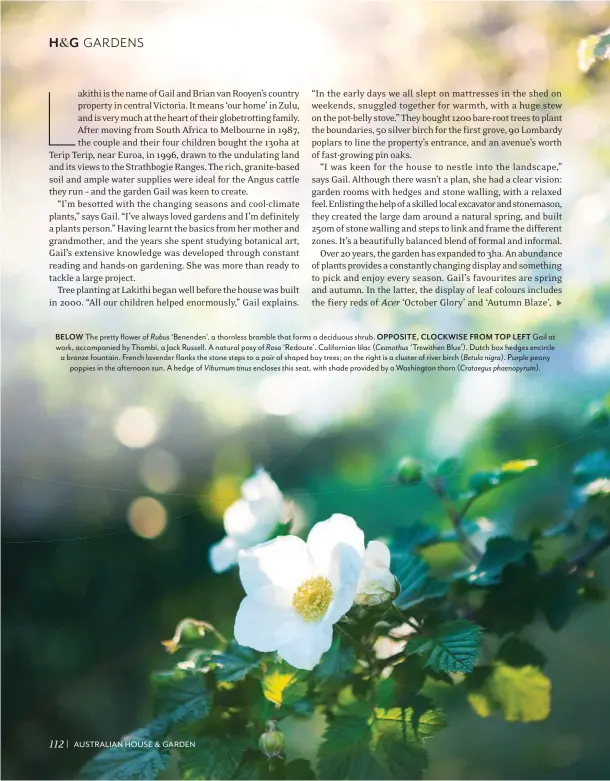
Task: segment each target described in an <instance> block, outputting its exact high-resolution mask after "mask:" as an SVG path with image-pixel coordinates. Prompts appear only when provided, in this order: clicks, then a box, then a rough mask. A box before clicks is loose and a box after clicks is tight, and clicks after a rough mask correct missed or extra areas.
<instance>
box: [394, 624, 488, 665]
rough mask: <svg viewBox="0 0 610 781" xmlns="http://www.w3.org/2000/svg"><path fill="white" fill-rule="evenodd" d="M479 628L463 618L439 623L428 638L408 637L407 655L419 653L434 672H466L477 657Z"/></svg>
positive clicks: (421, 636)
mask: <svg viewBox="0 0 610 781" xmlns="http://www.w3.org/2000/svg"><path fill="white" fill-rule="evenodd" d="M480 642H481V627H480V626H477V625H476V624H473V623H472V622H471V621H466V620H465V619H462V620H459V621H449V622H448V623H445V624H441V625H440V626H439V627H437V629H436V630H435V631H434V633H433V634H430V635H416V636H415V637H410V638H409V640H408V642H407V645H406V649H405V650H406V653H407V654H414V653H415V654H419V655H420V656H421V657H422V659H423V660H424V663H425V664H426V665H428V666H429V667H431V668H432V669H433V670H435V671H437V672H439V671H440V672H446V673H458V672H459V673H469V672H471V671H472V668H473V665H474V663H475V661H476V658H477V653H478V650H479V645H480Z"/></svg>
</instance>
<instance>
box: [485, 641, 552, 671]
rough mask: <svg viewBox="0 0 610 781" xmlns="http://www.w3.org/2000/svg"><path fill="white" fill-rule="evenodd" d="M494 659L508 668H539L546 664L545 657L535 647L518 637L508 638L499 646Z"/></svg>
mask: <svg viewBox="0 0 610 781" xmlns="http://www.w3.org/2000/svg"><path fill="white" fill-rule="evenodd" d="M496 659H497V660H498V661H501V662H505V663H506V664H507V665H509V666H510V667H528V666H530V665H531V666H532V667H540V668H541V669H542V668H543V667H544V666H545V664H546V656H545V655H544V654H543V653H542V651H539V650H538V649H537V648H536V646H534V645H532V644H531V643H528V642H527V640H522V639H521V638H520V637H508V638H507V639H506V640H505V641H504V642H503V643H502V645H501V646H500V648H499V650H498V653H497V654H496Z"/></svg>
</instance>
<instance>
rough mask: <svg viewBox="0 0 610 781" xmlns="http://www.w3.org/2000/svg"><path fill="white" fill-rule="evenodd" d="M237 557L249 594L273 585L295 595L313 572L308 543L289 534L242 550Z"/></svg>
mask: <svg viewBox="0 0 610 781" xmlns="http://www.w3.org/2000/svg"><path fill="white" fill-rule="evenodd" d="M238 561H239V576H240V578H241V582H242V586H243V587H244V590H245V592H246V594H256V592H257V591H258V590H259V589H261V588H265V587H266V586H270V585H273V586H277V587H279V588H281V589H284V590H286V591H288V592H290V594H291V595H292V593H293V592H294V591H295V590H296V589H297V588H298V587H299V586H300V585H301V583H303V581H304V580H307V578H309V577H311V575H312V561H311V556H310V554H309V549H308V547H307V545H306V543H305V542H304V541H303V540H301V539H300V538H299V537H294V536H293V535H290V534H289V535H287V536H285V537H276V538H275V539H274V540H270V541H269V542H265V543H263V544H262V545H257V546H255V547H254V548H250V549H249V550H243V551H241V552H240V554H239V559H238Z"/></svg>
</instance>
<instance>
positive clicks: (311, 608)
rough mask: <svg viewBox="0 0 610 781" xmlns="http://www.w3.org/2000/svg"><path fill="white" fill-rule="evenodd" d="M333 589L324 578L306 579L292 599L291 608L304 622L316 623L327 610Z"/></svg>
mask: <svg viewBox="0 0 610 781" xmlns="http://www.w3.org/2000/svg"><path fill="white" fill-rule="evenodd" d="M332 598H333V587H332V586H331V584H330V580H327V579H326V578H322V577H317V578H308V579H307V580H306V581H304V582H303V583H301V585H300V586H299V587H298V589H297V590H296V591H295V592H294V596H293V597H292V607H293V608H294V609H295V610H296V611H297V613H298V614H299V615H300V616H301V617H302V618H303V619H304V620H305V621H317V620H318V619H319V618H322V616H323V615H324V613H326V611H327V610H328V606H329V605H330V602H331V599H332Z"/></svg>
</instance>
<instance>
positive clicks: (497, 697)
mask: <svg viewBox="0 0 610 781" xmlns="http://www.w3.org/2000/svg"><path fill="white" fill-rule="evenodd" d="M468 700H469V702H470V704H471V705H472V707H473V708H474V710H475V711H476V713H478V715H479V716H482V717H483V718H486V717H487V716H490V715H491V714H492V713H494V712H495V711H500V712H501V713H502V716H503V717H504V718H505V719H506V721H521V722H528V721H543V720H544V719H546V718H547V716H548V715H549V713H550V709H551V682H550V680H549V679H548V678H547V677H546V675H544V673H542V672H541V671H540V670H539V669H538V668H537V667H533V666H531V665H528V666H526V667H519V668H516V667H509V666H508V665H506V664H502V663H497V664H496V665H495V666H494V668H493V671H492V673H491V674H490V675H488V676H487V677H486V678H485V680H484V682H483V685H482V686H481V688H480V689H479V691H473V692H471V693H470V694H469V695H468Z"/></svg>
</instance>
